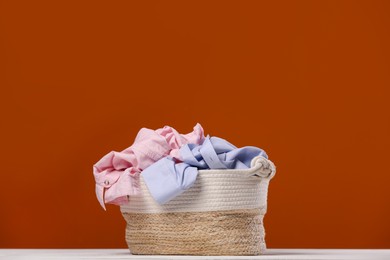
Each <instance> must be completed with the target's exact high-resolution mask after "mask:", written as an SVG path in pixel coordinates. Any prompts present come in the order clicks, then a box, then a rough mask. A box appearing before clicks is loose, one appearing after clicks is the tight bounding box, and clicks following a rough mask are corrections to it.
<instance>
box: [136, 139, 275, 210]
mask: <svg viewBox="0 0 390 260" xmlns="http://www.w3.org/2000/svg"><path fill="white" fill-rule="evenodd" d="M179 154H180V157H181V159H182V162H179V163H177V162H176V161H175V159H174V158H172V157H170V156H167V157H164V158H162V159H160V160H158V161H157V162H155V163H153V164H152V165H151V166H149V167H148V168H146V169H145V170H143V172H142V173H141V174H142V176H143V179H144V181H145V184H146V185H147V187H148V189H149V192H150V194H151V195H152V196H153V198H154V199H155V200H156V201H157V202H158V203H159V204H164V203H166V202H168V201H170V200H171V199H173V198H174V197H176V196H178V195H180V194H181V193H183V192H184V191H185V190H187V189H188V188H189V187H191V186H192V185H193V184H194V182H195V180H196V177H197V175H198V170H199V169H200V170H202V169H247V168H250V164H251V161H252V159H253V158H254V157H256V156H262V157H264V158H266V159H268V156H267V154H266V153H265V152H264V151H263V150H262V149H260V148H257V147H254V146H246V147H242V148H237V147H235V146H234V145H233V144H231V143H229V142H228V141H226V140H224V139H222V138H219V137H211V138H210V137H209V136H208V137H207V138H206V139H205V141H204V142H203V144H201V145H196V144H186V145H183V146H182V147H181V148H180V150H179Z"/></svg>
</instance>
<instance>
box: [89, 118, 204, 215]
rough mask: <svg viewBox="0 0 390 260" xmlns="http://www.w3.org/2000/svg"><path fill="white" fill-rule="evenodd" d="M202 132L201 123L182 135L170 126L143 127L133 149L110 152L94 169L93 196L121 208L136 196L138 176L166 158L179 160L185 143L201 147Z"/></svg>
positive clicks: (102, 204)
mask: <svg viewBox="0 0 390 260" xmlns="http://www.w3.org/2000/svg"><path fill="white" fill-rule="evenodd" d="M204 139H205V137H204V132H203V128H202V126H201V125H200V124H196V125H195V127H194V131H193V132H191V133H189V134H186V135H182V134H179V133H178V132H177V131H176V130H175V129H173V128H172V127H169V126H164V127H163V128H160V129H157V130H155V131H154V130H151V129H147V128H142V129H141V130H140V131H139V132H138V134H137V136H136V138H135V141H134V143H133V145H132V146H130V147H128V148H126V149H125V150H123V151H121V152H115V151H112V152H110V153H108V154H107V155H105V156H104V157H103V158H101V159H100V160H99V161H98V162H97V163H96V164H95V165H94V166H93V174H94V177H95V181H96V188H95V191H96V196H97V198H98V200H99V202H100V205H101V206H102V207H103V208H104V209H105V203H111V204H117V205H122V204H123V203H125V202H127V201H128V196H132V195H136V194H138V193H139V181H138V180H139V174H140V172H141V171H142V170H144V169H145V168H147V167H148V166H150V165H152V164H153V163H155V162H156V161H158V160H159V159H161V158H163V157H165V156H171V157H172V158H176V159H180V158H179V157H178V155H179V149H180V147H182V146H183V145H185V144H187V143H193V144H202V143H203V141H204Z"/></svg>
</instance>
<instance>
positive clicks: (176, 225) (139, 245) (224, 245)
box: [121, 156, 276, 255]
mask: <svg viewBox="0 0 390 260" xmlns="http://www.w3.org/2000/svg"><path fill="white" fill-rule="evenodd" d="M275 171H276V170H275V166H274V164H273V163H272V162H271V161H269V160H267V159H265V158H263V157H261V156H258V157H255V158H254V159H253V160H252V163H251V168H249V169H239V170H236V169H228V170H200V171H199V174H198V177H197V179H196V182H195V183H194V185H193V186H192V187H191V188H189V189H188V190H187V191H185V192H184V193H182V194H181V195H179V196H177V197H175V198H174V199H173V200H171V201H169V202H168V203H166V204H164V205H159V204H158V203H157V202H155V200H154V199H153V198H152V196H151V195H150V193H149V191H148V188H147V186H146V185H145V183H144V181H143V179H142V174H141V178H140V188H141V194H140V195H138V196H132V197H130V200H129V203H128V204H126V205H122V206H121V212H122V215H123V217H124V218H125V220H126V222H127V226H126V242H127V244H128V246H129V249H130V252H131V253H132V254H141V255H145V254H147V255H259V254H262V253H263V252H264V250H265V249H266V244H265V240H264V236H265V232H264V227H263V217H264V215H265V213H266V211H267V192H268V184H269V181H270V179H271V178H272V177H273V176H274V175H275Z"/></svg>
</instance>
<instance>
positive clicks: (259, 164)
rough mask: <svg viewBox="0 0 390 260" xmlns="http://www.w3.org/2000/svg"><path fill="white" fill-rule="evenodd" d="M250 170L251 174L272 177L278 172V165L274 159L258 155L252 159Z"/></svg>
mask: <svg viewBox="0 0 390 260" xmlns="http://www.w3.org/2000/svg"><path fill="white" fill-rule="evenodd" d="M249 171H250V174H251V176H255V177H259V178H267V179H272V178H273V177H274V176H275V173H276V166H275V164H274V163H273V162H272V161H270V160H268V159H266V158H264V157H263V156H256V157H254V158H253V159H252V161H251V168H250V169H249Z"/></svg>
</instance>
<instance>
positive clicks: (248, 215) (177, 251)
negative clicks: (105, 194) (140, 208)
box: [122, 208, 266, 255]
mask: <svg viewBox="0 0 390 260" xmlns="http://www.w3.org/2000/svg"><path fill="white" fill-rule="evenodd" d="M264 212H265V209H260V208H257V209H241V210H225V211H208V212H172V213H153V214H149V213H131V212H122V215H123V217H124V218H125V220H126V222H127V226H126V242H127V244H128V246H129V249H130V251H131V253H132V254H140V255H259V254H262V253H264V251H265V249H266V244H265V240H264V237H265V231H264V227H263V217H264Z"/></svg>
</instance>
